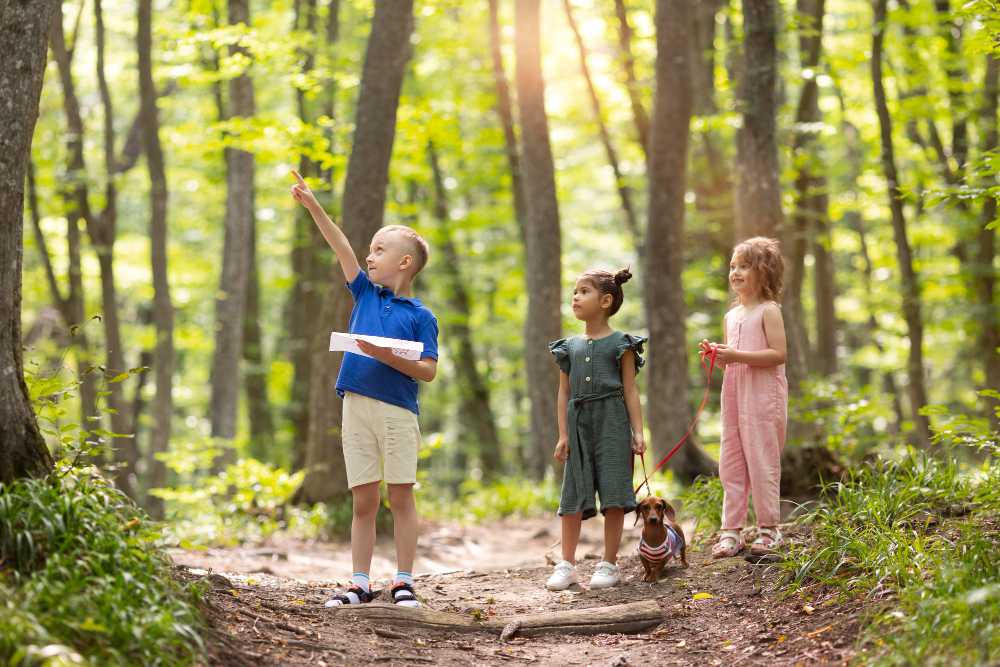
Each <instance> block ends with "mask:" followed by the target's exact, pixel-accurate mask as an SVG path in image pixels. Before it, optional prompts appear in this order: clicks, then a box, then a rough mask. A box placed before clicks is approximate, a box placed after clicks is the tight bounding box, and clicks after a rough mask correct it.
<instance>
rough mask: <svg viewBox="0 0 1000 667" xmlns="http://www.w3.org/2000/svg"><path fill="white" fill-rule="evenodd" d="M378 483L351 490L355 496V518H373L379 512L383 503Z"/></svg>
mask: <svg viewBox="0 0 1000 667" xmlns="http://www.w3.org/2000/svg"><path fill="white" fill-rule="evenodd" d="M378 486H379V485H378V482H373V483H371V484H363V485H361V486H358V487H355V488H353V489H351V493H352V495H353V500H354V502H353V511H354V516H356V517H359V518H367V517H373V516H375V514H376V513H377V512H378V506H379V503H380V502H381V500H382V499H381V496H380V495H379V488H378Z"/></svg>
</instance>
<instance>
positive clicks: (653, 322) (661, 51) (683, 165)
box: [643, 0, 715, 483]
mask: <svg viewBox="0 0 1000 667" xmlns="http://www.w3.org/2000/svg"><path fill="white" fill-rule="evenodd" d="M693 15H694V3H693V2H692V1H691V0H657V3H656V91H655V93H654V95H655V97H654V100H653V124H652V127H651V128H650V137H649V146H648V151H649V167H648V169H649V222H648V224H647V226H646V252H647V257H646V265H647V266H650V267H652V266H654V262H655V266H656V270H655V271H647V272H646V275H645V281H644V285H643V287H644V291H645V294H646V313H647V318H648V321H649V395H650V396H656V397H665V398H664V400H655V401H651V402H650V405H649V408H648V409H649V428H650V431H651V432H652V441H653V443H654V448H653V451H654V453H655V455H656V458H659V457H661V456H663V455H664V454H665V453H666V451H667V450H668V449H669V448H671V447H672V446H673V444H674V443H675V442H677V441H678V440H679V439H680V438H681V436H682V435H683V434H684V432H685V430H687V427H688V424H689V423H690V421H691V405H690V404H689V403H688V401H687V396H688V390H689V389H690V386H689V380H688V361H687V360H688V356H689V354H688V351H689V347H688V342H687V327H686V324H685V318H686V315H687V313H686V307H685V304H684V288H683V279H682V275H681V271H682V269H683V264H684V193H685V188H686V184H685V181H686V172H687V154H688V134H689V132H688V129H689V126H690V122H691V111H692V104H693V100H692V81H691V57H692V54H693V49H692V48H691V33H692V31H693ZM670 468H671V470H673V471H674V474H675V475H677V477H678V479H680V480H681V481H682V482H683V483H690V482H691V481H693V480H694V478H695V477H697V476H698V475H710V474H714V472H715V464H714V462H713V461H712V460H711V459H710V458H709V457H708V456H707V455H706V454H705V453H704V452H703V451H702V450H701V449H700V448H699V447H698V446H697V444H696V443H695V442H694V441H689V442H688V443H687V444H686V445H685V446H684V447H681V449H680V450H679V451H678V452H677V455H676V456H674V457H673V458H672V459H671V460H670Z"/></svg>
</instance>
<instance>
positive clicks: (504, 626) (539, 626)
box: [336, 600, 663, 641]
mask: <svg viewBox="0 0 1000 667" xmlns="http://www.w3.org/2000/svg"><path fill="white" fill-rule="evenodd" d="M336 613H337V614H344V615H345V616H348V617H349V618H350V619H351V620H352V621H354V622H357V621H358V620H365V621H368V622H370V623H371V622H374V623H377V624H382V625H393V626H402V627H411V628H422V629H425V630H434V631H438V632H490V633H492V634H495V635H500V637H501V639H502V640H504V641H506V640H507V639H510V638H511V637H512V636H514V635H520V636H523V637H537V636H539V635H548V634H558V635H567V634H575V635H598V634H609V633H636V632H642V631H643V630H648V629H649V628H652V627H655V626H657V625H659V624H660V623H662V622H663V612H662V611H661V610H660V607H659V605H658V604H657V602H656V601H655V600H641V601H639V602H629V603H626V604H616V605H610V606H607V607H590V608H588V609H570V610H567V611H548V612H542V613H538V614H522V615H520V616H516V617H506V618H494V619H491V620H488V621H486V622H485V623H482V622H479V621H476V620H474V619H472V618H470V617H469V616H467V615H461V614H455V613H451V612H446V611H437V610H435V609H427V608H421V609H401V608H400V607H398V606H397V605H391V604H381V603H378V602H375V603H372V604H366V605H352V606H350V607H343V608H342V609H341V610H339V611H337V612H336Z"/></svg>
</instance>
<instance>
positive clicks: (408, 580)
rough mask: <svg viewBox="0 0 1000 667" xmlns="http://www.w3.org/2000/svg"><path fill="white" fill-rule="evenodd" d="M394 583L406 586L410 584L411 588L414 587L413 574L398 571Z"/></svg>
mask: <svg viewBox="0 0 1000 667" xmlns="http://www.w3.org/2000/svg"><path fill="white" fill-rule="evenodd" d="M392 583H394V584H398V583H404V584H409V585H410V586H412V585H413V574H412V573H411V572H403V571H398V572H396V578H395V579H393V582H392Z"/></svg>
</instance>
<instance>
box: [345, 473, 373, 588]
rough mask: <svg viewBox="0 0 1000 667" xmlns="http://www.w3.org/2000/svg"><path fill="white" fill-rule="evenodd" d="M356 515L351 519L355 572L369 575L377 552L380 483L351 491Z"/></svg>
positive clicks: (356, 487) (365, 485) (361, 486)
mask: <svg viewBox="0 0 1000 667" xmlns="http://www.w3.org/2000/svg"><path fill="white" fill-rule="evenodd" d="M351 495H352V496H353V500H354V513H353V518H352V519H351V561H352V563H353V565H354V572H356V573H357V572H360V573H364V574H368V573H369V572H370V571H371V566H372V554H373V553H374V551H375V517H376V515H377V514H378V506H379V501H380V497H379V483H378V482H370V483H368V484H361V485H360V486H355V487H354V488H352V489H351Z"/></svg>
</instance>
